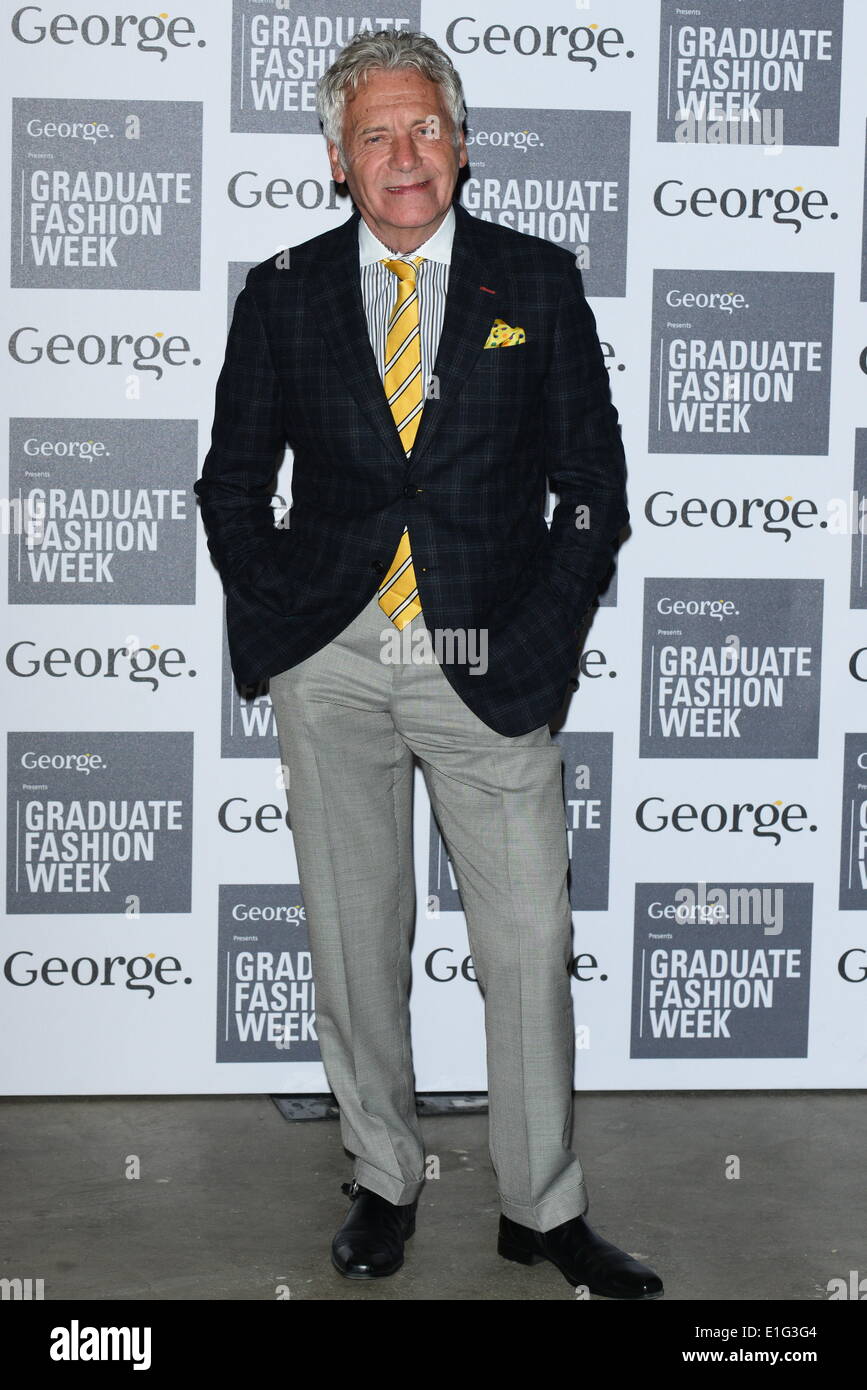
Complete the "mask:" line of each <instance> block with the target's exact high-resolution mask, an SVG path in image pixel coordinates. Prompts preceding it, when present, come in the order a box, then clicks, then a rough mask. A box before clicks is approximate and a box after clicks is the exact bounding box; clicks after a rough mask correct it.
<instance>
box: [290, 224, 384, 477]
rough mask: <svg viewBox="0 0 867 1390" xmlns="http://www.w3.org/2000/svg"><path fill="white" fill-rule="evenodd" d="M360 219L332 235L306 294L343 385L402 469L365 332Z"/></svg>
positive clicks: (309, 281)
mask: <svg viewBox="0 0 867 1390" xmlns="http://www.w3.org/2000/svg"><path fill="white" fill-rule="evenodd" d="M359 219H360V213H359V212H358V209H357V208H356V209H355V210H354V212H353V214H352V216H351V217H349V218H347V220H346V222H345V223H344V224H343V226H342V227H340V228H339V229H338V230H337V232H336V233H335V240H336V243H337V244H336V247H335V249H334V250H333V251H332V253H331V254H330V255H329V256H327V257H323V259H322V260H320V262H319V264H318V265H317V266H316V269H315V270H314V271H313V272H311V274H310V276H309V277H308V284H307V286H306V287H305V288H306V293H307V297H308V303H309V305H310V308H311V310H312V312H313V314H314V317H315V319H316V325H317V327H318V329H319V331H320V333H321V334H322V336H323V338H324V339H325V341H326V343H327V344H328V347H329V348H330V349H331V352H332V355H333V357H334V361H335V370H336V371H338V372H339V373H340V377H341V384H342V385H344V386H346V387H347V388H348V389H349V390H350V391H351V392H352V394H353V396H354V397H355V399H356V401H357V402H358V404H359V406H360V407H361V409H362V410H363V411H364V413H365V415H366V416H367V418H368V420H369V421H370V424H371V426H372V427H373V429H375V430H376V432H377V434H378V435H379V436H380V438H381V439H382V441H383V443H384V444H385V445H386V446H387V447H388V449H389V450H390V451H391V453H392V454H393V455H394V456H395V458H396V459H397V460H398V461H400V462H402V463H404V464H405V463H406V454H405V452H404V448H403V445H402V444H401V442H400V435H399V434H398V432H397V426H396V425H395V423H394V418H393V416H392V413H391V411H390V410H389V408H388V402H387V400H386V398H385V390H384V389H383V385H382V378H381V377H380V375H379V369H378V368H377V365H376V357H375V356H374V352H373V348H372V346H371V343H370V335H369V333H368V331H367V316H366V315H365V312H364V300H363V299H362V296H361V272H360V270H359V265H358V223H359Z"/></svg>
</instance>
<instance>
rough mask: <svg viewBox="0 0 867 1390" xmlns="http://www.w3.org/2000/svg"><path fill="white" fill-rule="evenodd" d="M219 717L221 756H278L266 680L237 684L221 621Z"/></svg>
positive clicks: (273, 719)
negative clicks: (220, 699)
mask: <svg viewBox="0 0 867 1390" xmlns="http://www.w3.org/2000/svg"><path fill="white" fill-rule="evenodd" d="M222 695H223V700H222V717H221V721H220V756H221V757H223V758H279V756H280V749H279V746H278V743H277V721H276V720H275V718H274V709H273V706H272V704H271V696H270V695H269V693H268V681H267V680H264V681H260V682H259V684H258V685H256V686H244V687H243V688H240V687H239V686H238V683H237V681H236V680H235V676H234V673H233V671H232V666H231V662H230V660H229V642H228V638H227V635H226V624H225V623H223V654H222Z"/></svg>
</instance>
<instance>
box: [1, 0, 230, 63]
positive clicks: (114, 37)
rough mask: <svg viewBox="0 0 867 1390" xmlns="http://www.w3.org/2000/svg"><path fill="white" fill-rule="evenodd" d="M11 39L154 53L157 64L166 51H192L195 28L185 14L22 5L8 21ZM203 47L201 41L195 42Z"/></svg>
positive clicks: (162, 61)
mask: <svg viewBox="0 0 867 1390" xmlns="http://www.w3.org/2000/svg"><path fill="white" fill-rule="evenodd" d="M10 27H11V29H12V37H13V38H15V39H17V40H18V42H19V43H23V44H27V45H28V46H32V45H35V44H42V43H54V44H58V45H60V46H61V47H62V48H70V47H83V48H134V49H136V50H137V52H139V53H147V54H155V55H156V56H157V57H158V58H159V60H160V62H161V63H164V62H165V61H166V58H167V57H168V55H169V51H170V49H182V48H192V47H193V46H194V39H195V33H196V26H195V24H194V23H193V21H192V20H191V19H188V18H187V17H186V15H175V16H174V17H172V18H169V16H168V15H167V14H147V15H141V16H139V15H134V14H113V15H104V14H88V15H85V16H84V17H83V18H81V19H79V18H77V17H76V16H75V15H71V14H52V15H50V17H49V15H48V14H47V13H46V11H45V10H44V9H43V7H42V6H41V5H22V6H21V8H20V9H18V10H16V11H15V13H14V14H13V16H12V20H11V26H10ZM195 47H196V48H204V47H205V40H204V39H198V40H196V41H195Z"/></svg>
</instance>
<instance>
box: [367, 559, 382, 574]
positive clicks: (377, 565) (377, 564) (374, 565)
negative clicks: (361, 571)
mask: <svg viewBox="0 0 867 1390" xmlns="http://www.w3.org/2000/svg"><path fill="white" fill-rule="evenodd" d="M370 568H371V569H372V570H374V571H375V572H376V573H377V574H385V565H384V564H383V563H382V561H381V560H372V561H371V564H370Z"/></svg>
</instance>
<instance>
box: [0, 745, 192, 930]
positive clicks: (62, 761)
mask: <svg viewBox="0 0 867 1390" xmlns="http://www.w3.org/2000/svg"><path fill="white" fill-rule="evenodd" d="M7 747H8V774H7V775H8V790H7V817H8V819H7V835H6V842H7V887H6V910H7V912H9V913H18V912H20V913H60V912H87V913H96V912H103V913H116V914H117V915H118V916H122V915H125V916H127V917H137V916H138V915H139V914H140V913H145V912H189V911H190V873H191V847H192V816H193V809H192V793H193V735H192V734H190V733H165V734H162V733H142V732H141V731H140V730H136V731H135V732H132V733H92V732H79V733H69V732H67V731H64V732H63V733H33V734H27V733H10V734H8V735H7Z"/></svg>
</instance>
